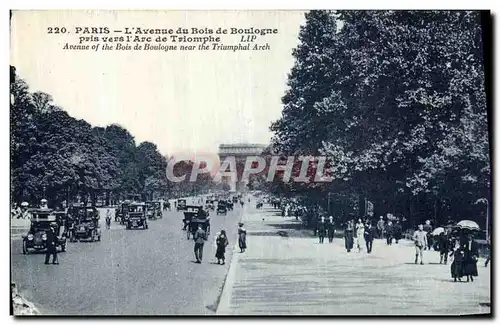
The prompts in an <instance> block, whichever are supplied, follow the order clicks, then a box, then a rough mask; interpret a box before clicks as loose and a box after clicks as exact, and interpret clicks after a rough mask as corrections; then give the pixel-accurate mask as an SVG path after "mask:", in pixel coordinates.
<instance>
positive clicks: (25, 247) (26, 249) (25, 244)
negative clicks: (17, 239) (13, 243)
mask: <svg viewBox="0 0 500 325" xmlns="http://www.w3.org/2000/svg"><path fill="white" fill-rule="evenodd" d="M23 254H24V255H26V254H28V243H26V240H23Z"/></svg>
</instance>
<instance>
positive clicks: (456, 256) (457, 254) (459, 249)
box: [451, 243, 465, 282]
mask: <svg viewBox="0 0 500 325" xmlns="http://www.w3.org/2000/svg"><path fill="white" fill-rule="evenodd" d="M452 255H453V262H452V263H451V277H452V278H453V281H455V282H457V279H458V280H459V281H462V277H463V276H464V258H465V253H464V247H463V246H462V245H460V244H458V243H457V245H456V249H455V250H454V252H453V253H452Z"/></svg>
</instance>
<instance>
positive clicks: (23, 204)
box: [21, 201, 29, 207]
mask: <svg viewBox="0 0 500 325" xmlns="http://www.w3.org/2000/svg"><path fill="white" fill-rule="evenodd" d="M21 206H22V207H27V206H29V204H28V202H26V201H25V202H23V203H21Z"/></svg>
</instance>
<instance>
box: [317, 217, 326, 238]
mask: <svg viewBox="0 0 500 325" xmlns="http://www.w3.org/2000/svg"><path fill="white" fill-rule="evenodd" d="M325 235H326V224H325V217H321V221H320V222H319V225H318V236H319V243H320V244H323V242H324V241H325Z"/></svg>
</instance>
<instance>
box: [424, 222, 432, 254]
mask: <svg viewBox="0 0 500 325" xmlns="http://www.w3.org/2000/svg"><path fill="white" fill-rule="evenodd" d="M424 231H425V232H426V236H427V246H425V247H424V250H427V249H428V250H431V245H432V226H431V221H430V220H426V221H425V225H424Z"/></svg>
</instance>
